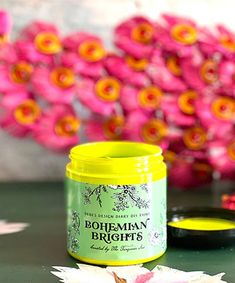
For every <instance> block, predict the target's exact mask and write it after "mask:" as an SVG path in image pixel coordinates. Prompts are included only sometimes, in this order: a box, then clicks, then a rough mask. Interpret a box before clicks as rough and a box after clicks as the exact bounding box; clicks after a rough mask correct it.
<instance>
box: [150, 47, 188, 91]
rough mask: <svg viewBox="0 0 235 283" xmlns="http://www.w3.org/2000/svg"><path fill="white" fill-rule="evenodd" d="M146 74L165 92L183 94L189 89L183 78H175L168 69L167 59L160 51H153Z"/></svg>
mask: <svg viewBox="0 0 235 283" xmlns="http://www.w3.org/2000/svg"><path fill="white" fill-rule="evenodd" d="M146 72H147V74H148V75H149V77H150V78H151V79H152V81H153V83H154V84H156V85H157V86H159V87H160V88H161V89H163V90H165V91H173V92H183V91H185V90H186V89H187V86H186V85H185V83H184V82H183V81H182V80H181V78H179V77H177V76H175V75H174V74H173V73H172V72H171V71H170V70H169V69H168V67H167V65H166V62H165V59H164V58H163V55H162V53H161V51H160V50H158V49H155V50H154V51H153V53H152V56H151V58H150V63H149V64H148V67H147V70H146Z"/></svg>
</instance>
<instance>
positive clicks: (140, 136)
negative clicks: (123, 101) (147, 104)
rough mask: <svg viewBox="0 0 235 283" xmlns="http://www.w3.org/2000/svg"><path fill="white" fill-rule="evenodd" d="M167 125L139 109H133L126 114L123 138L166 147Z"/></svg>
mask: <svg viewBox="0 0 235 283" xmlns="http://www.w3.org/2000/svg"><path fill="white" fill-rule="evenodd" d="M166 136H167V125H166V124H165V123H164V121H162V120H159V119H156V118H153V117H151V116H150V115H148V114H145V113H143V112H141V111H134V112H131V113H130V114H129V115H127V118H126V123H125V128H124V138H125V139H127V140H131V141H139V142H146V143H152V144H157V145H160V146H161V147H162V148H163V149H165V148H167V146H168V141H167V140H165V138H166Z"/></svg>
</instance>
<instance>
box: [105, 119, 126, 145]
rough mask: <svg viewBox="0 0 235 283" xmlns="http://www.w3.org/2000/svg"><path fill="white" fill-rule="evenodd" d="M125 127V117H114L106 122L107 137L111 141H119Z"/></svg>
mask: <svg viewBox="0 0 235 283" xmlns="http://www.w3.org/2000/svg"><path fill="white" fill-rule="evenodd" d="M123 126H124V117H123V116H113V117H110V118H109V119H107V120H106V121H105V122H104V125H103V128H104V133H105V136H106V137H107V138H108V139H111V140H118V139H120V138H121V134H122V130H123Z"/></svg>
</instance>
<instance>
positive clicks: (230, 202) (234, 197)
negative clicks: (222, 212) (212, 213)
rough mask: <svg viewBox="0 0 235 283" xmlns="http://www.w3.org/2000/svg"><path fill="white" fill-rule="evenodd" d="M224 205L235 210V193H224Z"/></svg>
mask: <svg viewBox="0 0 235 283" xmlns="http://www.w3.org/2000/svg"><path fill="white" fill-rule="evenodd" d="M222 207H223V208H226V209H232V210H235V193H233V194H230V195H228V194H224V195H223V196H222Z"/></svg>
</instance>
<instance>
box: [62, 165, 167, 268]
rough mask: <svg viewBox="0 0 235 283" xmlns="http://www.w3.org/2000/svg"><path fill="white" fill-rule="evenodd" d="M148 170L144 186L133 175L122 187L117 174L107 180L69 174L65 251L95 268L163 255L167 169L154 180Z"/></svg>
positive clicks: (154, 176) (103, 176)
mask: <svg viewBox="0 0 235 283" xmlns="http://www.w3.org/2000/svg"><path fill="white" fill-rule="evenodd" d="M94 162H95V161H94ZM123 166H124V165H123ZM69 168H70V169H71V166H69ZM162 169H163V168H162ZM150 171H151V170H150ZM150 171H149V172H148V174H147V178H146V180H145V182H143V181H142V179H140V180H139V178H138V177H135V176H133V178H131V176H129V177H128V179H127V180H128V182H125V177H123V176H122V177H120V176H118V175H117V174H112V176H113V177H111V175H109V176H107V179H106V178H105V175H101V177H100V178H97V176H96V178H94V176H88V175H87V174H85V175H86V177H85V178H84V174H74V175H71V174H67V181H66V194H67V247H68V252H69V253H70V254H71V255H72V256H73V257H75V258H77V259H79V260H82V261H85V262H89V263H93V264H104V265H128V264H137V263H143V262H147V261H151V260H153V259H155V258H158V257H160V256H161V255H162V254H163V253H164V252H165V250H166V176H165V173H164V172H165V168H164V170H162V171H161V170H159V172H160V171H161V174H157V175H156V174H154V172H152V173H151V172H150ZM70 172H71V171H70ZM83 173H84V172H83ZM156 176H158V177H157V178H156ZM138 180H139V182H136V181H138Z"/></svg>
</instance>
